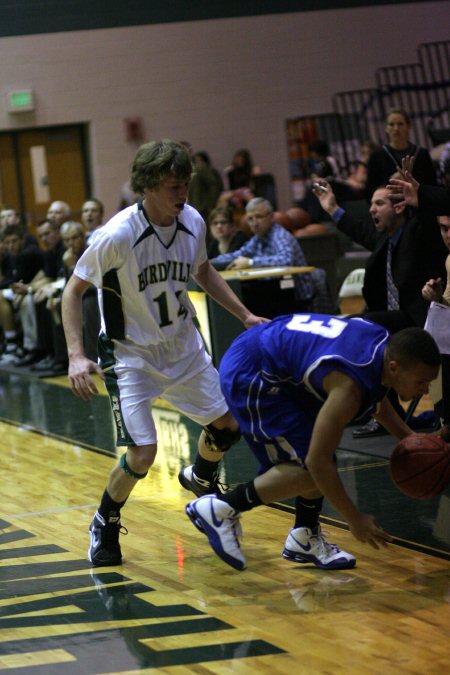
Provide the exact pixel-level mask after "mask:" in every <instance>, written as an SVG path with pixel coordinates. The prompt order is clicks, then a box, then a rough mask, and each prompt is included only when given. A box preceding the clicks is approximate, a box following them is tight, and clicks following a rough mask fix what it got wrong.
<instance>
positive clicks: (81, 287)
mask: <svg viewBox="0 0 450 675" xmlns="http://www.w3.org/2000/svg"><path fill="white" fill-rule="evenodd" d="M89 286H90V284H89V283H88V282H87V281H83V279H80V278H79V277H77V276H76V275H75V274H72V276H71V277H70V279H69V281H68V282H67V285H66V287H65V289H64V292H63V297H62V307H61V310H62V321H63V327H64V333H65V336H66V342H67V352H68V355H69V380H70V385H71V387H72V391H73V393H74V394H75V396H78V397H79V398H82V399H83V400H85V401H88V400H89V399H91V398H92V397H93V396H94V395H95V394H98V389H97V387H96V385H95V382H94V380H93V379H92V377H91V373H96V374H97V375H99V376H100V377H101V378H102V379H104V374H103V371H102V369H101V368H100V366H98V365H97V364H96V363H94V361H91V360H90V359H88V358H87V357H86V356H85V354H84V346H83V315H82V299H83V295H84V293H85V291H86V290H87V289H88V287H89Z"/></svg>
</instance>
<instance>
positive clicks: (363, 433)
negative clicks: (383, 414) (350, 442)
mask: <svg viewBox="0 0 450 675" xmlns="http://www.w3.org/2000/svg"><path fill="white" fill-rule="evenodd" d="M387 433H388V432H387V431H386V429H385V428H384V427H382V426H381V424H379V423H378V422H377V421H376V420H374V419H372V420H370V422H367V424H365V425H364V426H363V427H358V428H357V429H354V430H353V431H352V436H353V438H370V437H371V436H386V435H387Z"/></svg>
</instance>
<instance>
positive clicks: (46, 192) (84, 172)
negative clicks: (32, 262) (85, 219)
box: [0, 124, 91, 231]
mask: <svg viewBox="0 0 450 675" xmlns="http://www.w3.org/2000/svg"><path fill="white" fill-rule="evenodd" d="M90 182H91V181H90V175H89V162H88V144H87V125H83V124H77V125H67V126H66V125H65V126H57V127H46V128H39V129H28V130H20V131H8V132H0V204H4V205H7V206H9V207H11V208H14V209H17V210H18V211H20V213H22V214H23V218H24V224H26V226H27V227H28V228H29V230H30V231H33V230H34V229H35V227H36V224H37V223H38V222H40V221H41V220H43V219H44V218H45V216H46V213H47V209H48V207H49V205H50V204H51V202H53V201H55V200H63V201H65V202H67V203H68V204H69V205H70V206H71V208H72V212H73V217H74V218H75V219H77V218H79V214H80V210H81V205H82V203H83V202H84V201H85V200H86V199H87V198H88V196H89V194H90V187H91V186H90Z"/></svg>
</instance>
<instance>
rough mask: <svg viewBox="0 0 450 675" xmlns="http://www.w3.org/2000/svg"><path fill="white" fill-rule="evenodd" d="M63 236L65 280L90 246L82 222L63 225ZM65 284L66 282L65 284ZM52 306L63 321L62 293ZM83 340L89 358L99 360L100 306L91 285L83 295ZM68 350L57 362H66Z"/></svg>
mask: <svg viewBox="0 0 450 675" xmlns="http://www.w3.org/2000/svg"><path fill="white" fill-rule="evenodd" d="M61 237H62V240H63V242H64V246H65V247H66V252H65V253H64V256H63V261H64V266H65V269H66V278H65V282H67V280H68V279H69V277H70V276H71V274H72V272H73V270H74V268H75V265H76V263H77V262H78V259H79V258H81V256H82V254H83V253H84V251H85V250H86V248H87V246H88V241H87V235H85V233H84V232H83V227H82V225H81V223H75V222H73V221H69V222H67V223H64V225H62V226H61ZM64 285H65V284H64ZM49 302H50V308H51V309H53V310H54V311H56V312H57V315H56V317H55V318H56V322H57V323H58V324H60V323H61V294H58V295H57V297H56V298H53V299H51V300H50V301H49ZM82 311H83V342H84V350H85V353H86V355H87V357H88V358H89V359H91V360H92V361H97V340H98V335H99V332H100V311H99V307H98V296H97V289H96V288H95V287H94V286H91V287H90V288H88V289H87V291H86V292H85V294H84V295H83V300H82ZM66 356H67V352H65V353H63V354H62V355H61V358H59V359H56V361H57V362H59V363H63V364H65V360H66Z"/></svg>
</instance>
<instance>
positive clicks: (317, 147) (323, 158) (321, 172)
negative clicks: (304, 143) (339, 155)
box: [308, 139, 339, 179]
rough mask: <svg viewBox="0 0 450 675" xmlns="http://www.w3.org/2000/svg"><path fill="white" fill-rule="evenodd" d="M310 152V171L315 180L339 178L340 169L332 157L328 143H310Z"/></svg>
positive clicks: (321, 141)
mask: <svg viewBox="0 0 450 675" xmlns="http://www.w3.org/2000/svg"><path fill="white" fill-rule="evenodd" d="M308 150H309V157H310V160H309V170H310V174H311V175H312V177H313V178H314V176H317V177H318V178H328V179H330V178H337V177H338V176H339V167H338V164H337V162H336V160H335V159H334V157H332V156H331V155H330V146H329V145H328V143H327V141H323V140H320V139H319V140H317V141H314V142H313V143H310V144H309V146H308Z"/></svg>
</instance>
